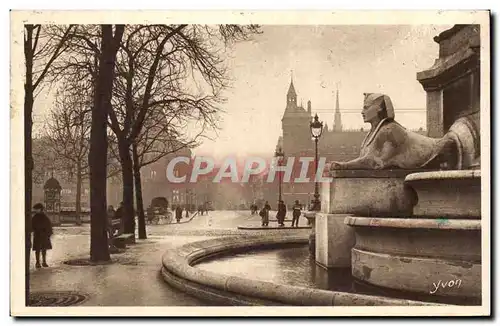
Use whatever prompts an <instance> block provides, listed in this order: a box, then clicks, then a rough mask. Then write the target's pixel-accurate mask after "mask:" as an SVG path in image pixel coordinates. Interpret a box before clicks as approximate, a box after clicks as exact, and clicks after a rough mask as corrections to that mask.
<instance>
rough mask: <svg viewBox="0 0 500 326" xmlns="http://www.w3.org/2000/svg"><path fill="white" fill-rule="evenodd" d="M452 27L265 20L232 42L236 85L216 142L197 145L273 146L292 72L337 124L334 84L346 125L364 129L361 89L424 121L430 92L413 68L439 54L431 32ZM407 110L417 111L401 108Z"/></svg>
mask: <svg viewBox="0 0 500 326" xmlns="http://www.w3.org/2000/svg"><path fill="white" fill-rule="evenodd" d="M450 27H451V26H430V25H427V26H424V25H414V26H394V25H393V26H380V25H379V26H368V25H365V26H269V25H267V26H264V27H263V29H262V30H263V33H262V34H261V35H257V36H255V37H254V41H252V42H245V43H239V44H237V45H235V46H234V47H233V51H232V54H231V57H232V59H230V67H231V69H232V73H233V78H234V80H235V82H234V84H233V88H232V89H231V90H230V91H228V92H227V97H228V102H227V105H225V110H226V111H227V114H226V115H225V116H224V121H223V122H222V123H221V127H222V129H223V130H222V131H221V132H220V134H219V137H218V138H217V140H216V141H213V142H212V141H206V142H205V144H204V145H203V146H202V147H200V149H199V151H200V152H207V153H213V154H214V155H215V156H224V155H227V154H233V153H234V154H239V155H242V156H244V155H245V153H248V152H250V153H255V152H268V153H272V152H273V151H274V147H275V145H276V140H277V138H278V137H279V135H281V117H282V115H283V112H284V109H285V104H286V101H285V99H286V92H287V90H288V86H289V83H290V77H291V71H293V79H294V85H295V89H296V91H297V93H298V101H299V103H300V101H301V99H302V100H303V103H304V107H305V106H306V103H307V100H311V102H312V109H313V113H314V112H317V113H318V115H319V117H320V119H321V120H323V121H325V122H327V123H328V125H329V126H332V124H333V118H334V115H333V114H334V109H335V97H334V92H335V88H336V85H337V83H338V84H339V92H340V108H341V112H342V113H343V114H342V121H343V124H344V127H347V128H360V127H363V126H364V127H365V128H366V127H368V125H364V124H363V121H362V119H361V116H360V110H361V108H362V101H363V92H382V93H385V94H388V95H389V96H390V97H391V98H392V100H393V104H394V106H395V111H396V119H397V120H398V121H399V122H400V123H402V124H403V125H404V126H407V127H408V128H415V129H417V128H419V127H424V128H425V101H426V99H425V92H424V90H423V89H422V87H421V85H420V83H418V81H417V80H416V73H417V72H419V71H422V70H425V69H428V68H430V67H431V66H432V65H433V63H434V60H435V59H436V58H437V55H438V45H437V43H435V42H434V41H433V37H434V36H436V35H437V34H439V33H440V32H442V31H443V30H446V29H448V28H450ZM398 109H399V110H404V109H420V111H411V112H408V111H406V112H404V111H403V112H402V111H399V112H398Z"/></svg>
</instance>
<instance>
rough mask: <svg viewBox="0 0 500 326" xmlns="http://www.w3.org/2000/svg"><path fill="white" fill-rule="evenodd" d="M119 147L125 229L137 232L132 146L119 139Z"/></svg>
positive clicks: (127, 231) (128, 231) (125, 230)
mask: <svg viewBox="0 0 500 326" xmlns="http://www.w3.org/2000/svg"><path fill="white" fill-rule="evenodd" d="M118 147H119V148H118V150H119V152H120V164H121V167H122V180H123V214H124V217H125V218H124V228H123V230H124V232H125V233H133V234H135V214H134V172H133V166H132V157H131V155H130V146H129V144H128V142H126V141H125V140H121V139H119V140H118Z"/></svg>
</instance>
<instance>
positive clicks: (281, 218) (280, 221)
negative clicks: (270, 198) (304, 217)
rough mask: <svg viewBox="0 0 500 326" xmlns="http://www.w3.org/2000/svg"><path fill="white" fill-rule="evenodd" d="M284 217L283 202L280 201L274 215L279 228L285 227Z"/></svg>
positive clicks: (284, 208) (284, 207)
mask: <svg viewBox="0 0 500 326" xmlns="http://www.w3.org/2000/svg"><path fill="white" fill-rule="evenodd" d="M285 217H286V206H285V202H284V201H282V200H280V201H279V202H278V213H276V219H277V220H278V224H279V226H285Z"/></svg>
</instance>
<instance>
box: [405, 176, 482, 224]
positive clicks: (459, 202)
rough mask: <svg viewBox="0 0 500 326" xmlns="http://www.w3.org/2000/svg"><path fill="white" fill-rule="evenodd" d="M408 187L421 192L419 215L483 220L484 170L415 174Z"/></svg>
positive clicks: (409, 180) (408, 181)
mask: <svg viewBox="0 0 500 326" xmlns="http://www.w3.org/2000/svg"><path fill="white" fill-rule="evenodd" d="M405 184H407V185H408V186H410V187H411V188H413V189H414V190H415V192H416V193H417V196H418V203H417V204H416V206H415V207H414V208H413V214H414V215H416V216H429V217H441V218H460V219H481V171H480V170H456V171H433V172H420V173H413V174H410V175H408V176H407V177H406V179H405Z"/></svg>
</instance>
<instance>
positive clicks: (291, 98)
mask: <svg viewBox="0 0 500 326" xmlns="http://www.w3.org/2000/svg"><path fill="white" fill-rule="evenodd" d="M286 106H287V107H290V106H292V107H297V93H296V92H295V87H294V86H293V72H292V75H291V77H290V86H289V87H288V93H287V94H286Z"/></svg>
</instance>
